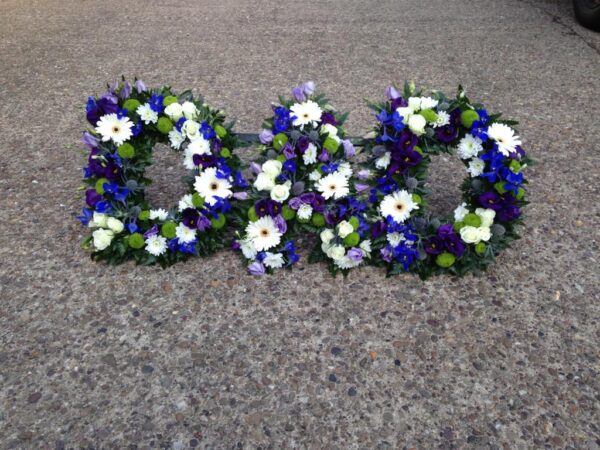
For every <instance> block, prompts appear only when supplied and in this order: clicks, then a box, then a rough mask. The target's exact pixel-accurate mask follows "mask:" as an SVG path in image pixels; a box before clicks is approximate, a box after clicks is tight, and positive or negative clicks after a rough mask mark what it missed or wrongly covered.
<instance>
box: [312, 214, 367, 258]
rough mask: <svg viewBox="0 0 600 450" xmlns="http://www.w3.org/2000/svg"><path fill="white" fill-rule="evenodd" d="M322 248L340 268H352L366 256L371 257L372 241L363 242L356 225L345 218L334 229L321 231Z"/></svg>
mask: <svg viewBox="0 0 600 450" xmlns="http://www.w3.org/2000/svg"><path fill="white" fill-rule="evenodd" d="M320 237H321V250H322V251H323V253H325V254H326V255H327V257H328V258H331V259H332V260H333V263H334V264H335V265H336V266H337V267H339V268H340V269H352V268H353V267H357V266H359V265H360V264H361V263H362V262H363V260H364V259H365V258H370V257H371V241H370V240H369V239H365V240H363V241H362V242H359V241H360V237H359V235H358V233H357V232H356V231H355V227H354V226H353V225H352V224H351V223H350V222H348V221H346V220H343V221H342V222H340V223H339V224H337V226H336V227H335V229H334V230H332V229H329V228H326V229H325V230H323V231H321V234H320Z"/></svg>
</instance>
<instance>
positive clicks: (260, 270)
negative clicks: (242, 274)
mask: <svg viewBox="0 0 600 450" xmlns="http://www.w3.org/2000/svg"><path fill="white" fill-rule="evenodd" d="M265 271H266V269H265V265H264V264H263V263H261V262H260V261H254V262H253V263H252V264H250V265H249V266H248V273H249V274H250V275H254V276H260V275H264V274H265Z"/></svg>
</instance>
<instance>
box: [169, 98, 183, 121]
mask: <svg viewBox="0 0 600 450" xmlns="http://www.w3.org/2000/svg"><path fill="white" fill-rule="evenodd" d="M165 114H166V115H167V116H169V118H170V119H171V120H172V121H173V122H177V121H178V120H179V119H181V118H182V117H183V107H182V106H181V105H180V104H179V103H177V102H176V103H171V104H170V105H169V106H167V107H166V108H165Z"/></svg>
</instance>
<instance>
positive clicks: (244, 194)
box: [233, 191, 249, 200]
mask: <svg viewBox="0 0 600 450" xmlns="http://www.w3.org/2000/svg"><path fill="white" fill-rule="evenodd" d="M248 197H249V196H248V193H247V192H243V191H242V192H234V193H233V198H235V199H236V200H248Z"/></svg>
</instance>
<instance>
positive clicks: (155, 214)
mask: <svg viewBox="0 0 600 450" xmlns="http://www.w3.org/2000/svg"><path fill="white" fill-rule="evenodd" d="M167 217H169V213H168V211H167V210H166V209H163V208H159V209H151V210H150V220H156V219H158V220H161V221H163V220H167Z"/></svg>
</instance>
